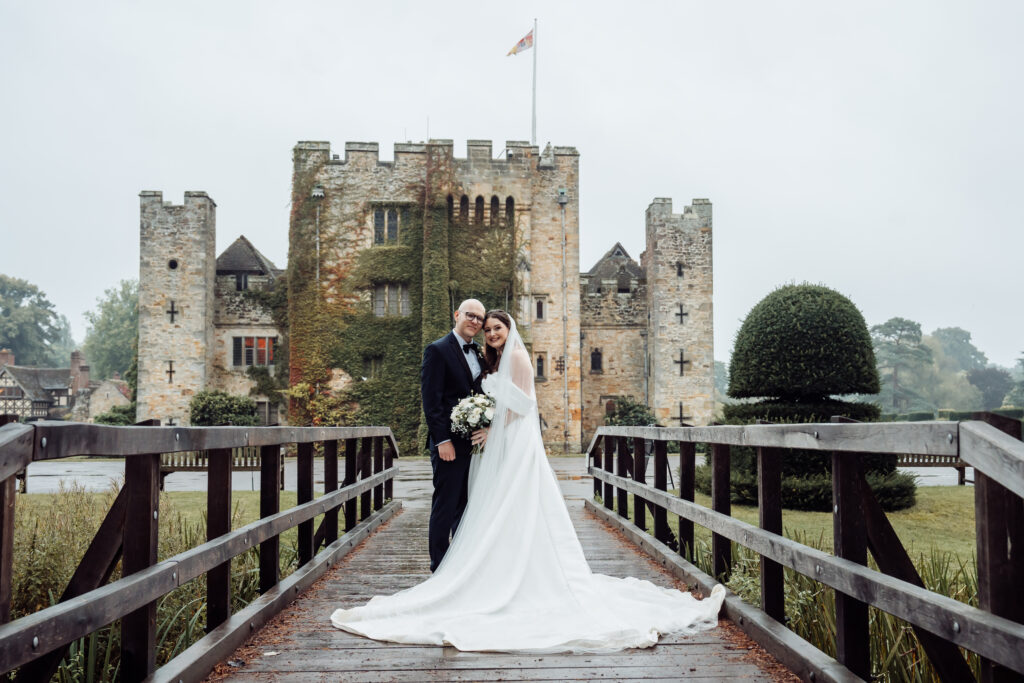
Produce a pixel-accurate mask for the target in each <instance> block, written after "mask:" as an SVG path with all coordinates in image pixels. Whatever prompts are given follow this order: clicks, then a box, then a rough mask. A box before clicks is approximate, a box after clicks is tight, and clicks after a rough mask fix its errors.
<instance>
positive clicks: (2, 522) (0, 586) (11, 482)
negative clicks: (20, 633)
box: [0, 415, 18, 624]
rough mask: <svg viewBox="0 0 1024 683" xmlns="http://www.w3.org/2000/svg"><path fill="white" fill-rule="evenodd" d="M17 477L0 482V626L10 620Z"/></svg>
mask: <svg viewBox="0 0 1024 683" xmlns="http://www.w3.org/2000/svg"><path fill="white" fill-rule="evenodd" d="M17 421H18V416H17V415H0V427H2V426H3V425H5V424H10V423H12V422H17ZM16 488H17V475H15V476H13V477H8V478H7V479H5V480H4V481H2V482H0V624H6V623H7V622H8V621H10V620H11V585H12V583H13V581H12V579H13V578H14V497H15V489H16Z"/></svg>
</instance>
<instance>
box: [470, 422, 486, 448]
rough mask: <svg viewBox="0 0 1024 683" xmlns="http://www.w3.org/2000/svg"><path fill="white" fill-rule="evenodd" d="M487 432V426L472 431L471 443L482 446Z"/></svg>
mask: <svg viewBox="0 0 1024 683" xmlns="http://www.w3.org/2000/svg"><path fill="white" fill-rule="evenodd" d="M487 433H488V428H486V427H485V428H484V429H478V430H476V431H475V432H473V437H472V441H473V445H474V446H483V445H484V444H485V443H486V442H487Z"/></svg>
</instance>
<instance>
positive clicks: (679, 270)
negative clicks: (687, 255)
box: [676, 261, 683, 277]
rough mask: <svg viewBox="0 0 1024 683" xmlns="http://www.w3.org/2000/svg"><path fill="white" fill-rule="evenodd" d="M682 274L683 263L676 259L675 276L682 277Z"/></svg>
mask: <svg viewBox="0 0 1024 683" xmlns="http://www.w3.org/2000/svg"><path fill="white" fill-rule="evenodd" d="M682 276H683V264H682V263H681V262H679V261H676V277H682Z"/></svg>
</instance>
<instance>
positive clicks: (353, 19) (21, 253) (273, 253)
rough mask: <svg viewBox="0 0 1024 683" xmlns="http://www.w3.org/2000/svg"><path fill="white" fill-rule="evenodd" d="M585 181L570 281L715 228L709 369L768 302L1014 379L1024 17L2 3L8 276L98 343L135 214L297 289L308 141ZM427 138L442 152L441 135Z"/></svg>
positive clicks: (947, 9)
mask: <svg viewBox="0 0 1024 683" xmlns="http://www.w3.org/2000/svg"><path fill="white" fill-rule="evenodd" d="M534 17H537V19H538V21H539V31H538V42H537V45H538V53H537V56H538V83H537V97H538V103H537V119H538V125H537V129H538V130H537V137H538V143H539V144H540V145H541V146H543V145H544V144H545V143H546V142H548V141H550V142H551V143H552V144H554V145H573V146H575V147H577V148H578V149H579V151H580V154H581V158H580V166H581V181H580V192H581V199H580V211H581V221H580V232H581V239H582V253H581V263H580V266H581V269H582V270H588V269H589V268H590V267H591V266H592V265H593V263H594V262H595V261H596V260H597V259H598V258H599V257H600V256H601V255H602V254H603V253H604V252H605V251H607V250H608V248H609V247H611V245H612V244H613V243H614V242H615V241H616V240H621V241H622V243H623V244H624V246H625V247H626V249H627V250H628V251H629V252H630V254H631V255H632V256H633V257H634V258H636V257H638V256H639V254H640V252H641V251H643V248H644V244H643V239H644V238H643V234H644V233H643V227H644V226H643V217H644V210H645V209H646V207H647V205H648V204H649V203H650V201H651V199H652V198H654V197H671V198H672V199H673V201H674V206H675V210H676V211H677V212H678V211H681V210H682V207H683V206H685V205H687V204H689V203H690V201H691V200H692V199H693V198H694V197H707V198H709V199H710V200H711V201H712V203H713V204H714V256H715V298H714V306H715V356H716V358H718V359H720V360H726V361H727V360H728V359H729V355H730V352H731V347H732V340H733V337H734V335H735V333H736V330H737V328H738V326H739V323H740V321H741V320H742V318H743V316H744V315H746V313H747V312H748V311H749V310H750V308H751V307H752V306H753V305H754V304H755V303H756V302H757V301H758V300H760V299H761V298H762V297H763V296H765V295H766V294H767V293H768V292H769V291H771V290H772V289H773V288H774V287H776V286H778V285H780V284H784V283H788V282H802V281H810V282H814V283H822V284H825V285H828V286H830V287H833V288H834V289H837V290H839V291H840V292H842V293H844V294H846V295H847V296H849V297H850V298H851V299H852V300H853V301H854V303H856V304H857V305H858V306H859V307H860V309H861V311H862V312H863V313H864V316H865V318H866V319H867V321H868V324H869V325H872V324H877V323H880V322H883V321H885V320H887V319H888V318H890V317H893V316H901V317H906V318H910V319H912V320H916V321H919V322H920V323H921V324H922V326H923V328H924V331H925V332H930V331H932V330H933V329H935V328H937V327H948V326H959V327H963V328H965V329H967V330H969V331H970V332H972V333H973V335H974V341H975V343H976V345H977V346H978V347H979V348H980V349H981V350H983V351H984V352H985V353H986V354H988V357H989V359H990V360H992V361H994V362H996V363H1000V364H1002V365H1006V366H1009V365H1012V364H1013V363H1014V362H1015V360H1016V359H1017V358H1018V357H1019V356H1020V355H1021V352H1022V351H1024V320H1022V317H1021V314H1020V305H1021V304H1020V301H1021V288H1022V287H1021V286H1022V284H1024V275H1022V269H1021V267H1020V264H1021V253H1022V247H1024V231H1022V230H1021V225H1022V213H1024V202H1022V201H1021V188H1022V187H1024V182H1022V181H1024V163H1022V159H1024V132H1022V122H1024V87H1022V82H1021V80H1022V79H1021V73H1022V64H1024V59H1022V58H1024V41H1022V40H1021V35H1022V34H1024V21H1022V20H1024V3H1020V2H976V1H973V2H967V1H965V2H937V1H935V0H930V1H927V2H896V3H894V2H865V1H861V2H856V3H853V2H848V3H842V4H840V3H823V2H820V1H808V2H765V1H764V0H757V1H753V0H752V1H750V2H711V1H710V0H709V1H706V2H679V1H674V2H667V3H645V2H633V3H609V2H587V3H583V2H574V3H569V2H565V3H557V2H550V1H548V2H528V1H520V2H507V3H495V2H479V1H477V2H430V3H427V2H402V3H397V2H396V3H389V2H358V3H357V2H352V3H347V2H287V3H285V2H249V1H247V2H229V1H224V0H218V1H217V2H181V1H176V2H165V3H159V4H158V3H153V2H107V1H105V2H101V3H96V2H71V1H67V2H61V3H57V2H49V1H46V0H32V1H28V0H0V63H2V64H3V66H2V68H0V97H2V100H0V101H2V107H0V140H2V143H3V144H2V147H0V230H2V234H3V238H2V240H0V273H4V274H7V275H13V276H16V277H21V278H25V279H27V280H29V281H31V282H33V283H34V284H36V285H38V286H39V287H40V288H41V289H43V291H45V293H46V294H47V295H48V296H49V298H50V300H51V301H53V303H54V304H55V305H56V307H57V309H58V311H59V312H61V313H63V314H65V315H67V316H68V318H69V319H70V320H71V323H72V327H73V331H74V335H75V338H76V339H78V340H79V341H81V339H82V338H83V337H84V334H85V329H86V323H85V320H84V318H83V316H82V314H83V313H84V312H85V311H87V310H90V309H91V308H93V307H94V306H95V303H96V298H97V297H98V296H100V295H101V294H102V293H103V290H104V289H106V288H108V287H111V286H114V285H115V284H116V283H117V282H118V281H119V280H121V279H123V278H135V277H138V224H139V219H138V196H137V195H138V193H139V191H140V190H162V191H163V192H164V197H165V199H167V200H172V201H174V202H175V203H181V201H182V193H183V191H185V190H205V191H207V192H209V193H210V195H211V196H212V197H213V198H214V200H215V201H216V202H217V205H218V206H217V242H218V252H219V251H221V250H223V249H224V248H225V247H226V246H227V245H229V244H230V243H231V242H232V241H233V240H234V239H235V238H236V237H237V236H238V235H240V234H244V235H246V236H247V237H248V238H250V239H251V240H252V242H253V243H254V244H255V245H256V247H257V248H258V249H260V250H261V251H263V253H265V254H266V255H267V256H268V257H269V258H270V259H271V260H273V261H274V262H275V263H276V264H277V265H278V266H284V265H285V262H286V261H287V249H288V244H287V235H288V213H289V207H288V201H289V193H290V181H291V150H292V147H293V145H294V144H295V142H296V141H298V140H326V141H330V142H331V144H332V147H333V151H335V152H337V153H341V154H343V153H344V143H345V141H347V140H350V141H376V142H379V143H380V146H381V157H382V158H385V159H387V158H391V155H392V146H393V144H394V143H395V142H400V141H404V140H413V141H418V140H424V139H426V138H427V137H428V135H429V136H430V137H435V138H452V139H454V140H455V150H456V155H457V156H460V157H461V156H465V153H466V152H465V141H466V139H472V138H485V139H492V140H494V141H495V145H494V150H495V153H497V152H498V151H500V150H501V148H502V146H503V145H502V144H500V143H502V142H504V141H505V140H523V139H529V137H530V78H531V59H532V54H531V53H530V52H529V51H527V52H525V53H523V54H521V55H518V56H515V57H506V56H505V55H506V52H508V50H509V49H510V48H511V47H512V46H513V45H514V44H515V43H516V41H518V40H519V39H520V38H521V37H522V36H523V35H525V34H526V33H527V32H528V31H529V30H530V28H531V26H532V21H533V18H534ZM428 121H429V131H428Z"/></svg>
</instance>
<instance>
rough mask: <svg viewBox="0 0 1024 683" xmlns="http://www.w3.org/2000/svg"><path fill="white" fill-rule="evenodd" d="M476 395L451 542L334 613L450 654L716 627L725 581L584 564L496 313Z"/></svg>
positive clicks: (359, 629)
mask: <svg viewBox="0 0 1024 683" xmlns="http://www.w3.org/2000/svg"><path fill="white" fill-rule="evenodd" d="M484 338H485V340H486V342H487V348H486V354H485V361H486V363H485V364H486V366H487V368H486V369H485V373H486V375H487V376H486V377H485V378H484V381H483V389H484V391H485V392H486V393H487V394H489V395H490V396H492V397H493V398H494V399H495V402H496V405H495V411H494V419H493V421H492V423H491V427H490V430H489V433H488V434H486V435H484V434H482V433H478V434H477V435H476V436H477V438H476V439H475V441H481V440H482V439H483V437H486V444H485V446H484V451H483V453H482V455H476V456H474V457H473V460H472V463H471V465H470V475H469V499H468V502H467V504H466V511H465V513H464V514H463V516H462V521H461V523H460V524H459V527H458V531H457V532H456V533H455V537H454V539H453V540H452V544H451V547H450V548H449V549H448V552H447V553H446V554H445V556H444V559H443V560H442V561H441V564H440V566H438V568H437V571H436V572H434V574H433V575H431V576H430V578H428V579H427V580H426V581H424V582H423V583H421V584H419V585H416V586H413V587H412V588H409V589H407V590H403V591H401V592H398V593H395V594H394V595H389V596H377V597H374V598H373V599H372V600H370V602H368V603H367V604H365V605H363V606H361V607H355V608H353V609H339V610H336V611H335V612H334V613H333V614H332V615H331V622H332V623H333V624H334V625H335V626H336V627H338V628H340V629H344V630H345V631H349V632H351V633H356V634H360V635H364V636H368V637H370V638H374V639H376V640H387V641H393V642H397V643H417V644H426V645H452V646H454V647H456V648H458V649H459V650H488V651H504V652H511V651H516V652H524V651H525V652H602V651H611V650H621V649H624V648H631V647H650V646H652V645H654V644H655V643H657V642H658V636H659V634H661V633H667V632H682V633H695V632H697V631H701V630H706V629H710V628H714V627H715V626H716V625H717V623H718V612H719V609H720V608H721V606H722V601H723V599H724V597H725V591H724V589H723V588H722V586H720V585H719V586H715V589H714V590H713V591H712V592H711V595H710V596H709V597H708V598H706V599H704V600H696V599H694V598H693V596H691V595H690V594H689V593H684V592H681V591H678V590H674V589H668V588H660V587H658V586H655V585H654V584H652V583H650V582H648V581H643V580H639V579H635V578H625V579H620V578H615V577H611V576H604V575H601V574H594V573H593V572H591V570H590V567H589V566H588V565H587V561H586V559H585V558H584V556H583V548H582V546H581V545H580V542H579V539H577V538H576V533H575V530H574V529H573V526H572V521H571V520H570V519H569V512H568V510H567V509H566V506H565V502H564V500H563V499H562V494H561V492H560V490H559V486H558V482H557V481H556V479H555V475H554V472H553V471H552V470H551V467H550V465H549V464H548V461H547V456H546V454H545V452H544V444H543V441H542V440H541V434H540V426H539V420H538V414H537V401H536V398H535V396H534V383H533V366H532V363H531V362H530V356H529V354H528V353H527V351H526V347H525V346H524V344H523V340H522V338H521V337H520V336H519V334H518V332H516V325H515V322H513V321H512V319H511V317H510V316H509V315H508V314H507V313H505V312H504V311H500V310H494V311H489V312H488V313H487V315H486V317H485V319H484Z"/></svg>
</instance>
